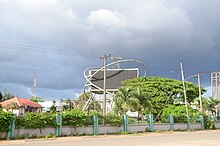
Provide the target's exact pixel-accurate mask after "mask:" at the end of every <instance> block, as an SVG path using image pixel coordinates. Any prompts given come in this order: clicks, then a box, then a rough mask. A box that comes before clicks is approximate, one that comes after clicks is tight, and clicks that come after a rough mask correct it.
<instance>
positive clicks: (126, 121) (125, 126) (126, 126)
mask: <svg viewBox="0 0 220 146" xmlns="http://www.w3.org/2000/svg"><path fill="white" fill-rule="evenodd" d="M124 132H128V115H126V114H125V115H124Z"/></svg>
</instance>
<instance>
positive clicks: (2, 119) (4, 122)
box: [0, 111, 13, 132]
mask: <svg viewBox="0 0 220 146" xmlns="http://www.w3.org/2000/svg"><path fill="white" fill-rule="evenodd" d="M12 120H13V114H12V113H7V112H4V111H0V132H7V131H8V130H9V126H10V124H11V122H12Z"/></svg>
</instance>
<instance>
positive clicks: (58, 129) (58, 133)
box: [56, 113, 62, 136]
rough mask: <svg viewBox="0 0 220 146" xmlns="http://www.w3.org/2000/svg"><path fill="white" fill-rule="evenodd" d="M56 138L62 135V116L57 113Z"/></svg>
mask: <svg viewBox="0 0 220 146" xmlns="http://www.w3.org/2000/svg"><path fill="white" fill-rule="evenodd" d="M56 123H57V127H56V136H61V135H62V114H61V113H59V114H57V115H56Z"/></svg>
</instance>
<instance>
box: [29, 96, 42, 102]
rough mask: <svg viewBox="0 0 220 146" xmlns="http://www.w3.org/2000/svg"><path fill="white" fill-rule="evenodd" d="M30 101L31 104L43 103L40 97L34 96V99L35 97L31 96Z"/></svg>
mask: <svg viewBox="0 0 220 146" xmlns="http://www.w3.org/2000/svg"><path fill="white" fill-rule="evenodd" d="M30 100H31V101H33V102H36V103H39V102H44V100H43V99H42V98H41V97H38V96H36V97H35V96H31V97H30Z"/></svg>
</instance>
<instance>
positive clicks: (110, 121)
mask: <svg viewBox="0 0 220 146" xmlns="http://www.w3.org/2000/svg"><path fill="white" fill-rule="evenodd" d="M105 124H106V125H111V126H118V127H120V126H121V125H123V117H121V116H119V115H117V114H115V113H107V114H106V116H105Z"/></svg>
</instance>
